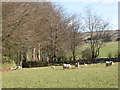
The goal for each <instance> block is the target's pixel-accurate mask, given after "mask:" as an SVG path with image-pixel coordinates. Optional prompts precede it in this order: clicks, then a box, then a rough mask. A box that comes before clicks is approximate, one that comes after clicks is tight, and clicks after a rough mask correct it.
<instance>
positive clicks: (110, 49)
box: [77, 42, 118, 58]
mask: <svg viewBox="0 0 120 90" xmlns="http://www.w3.org/2000/svg"><path fill="white" fill-rule="evenodd" d="M87 47H88V44H85V45H83V46H82V47H80V48H79V49H78V51H77V52H78V53H79V54H80V52H82V51H83V50H85V49H86V48H87ZM109 53H111V54H112V57H114V56H115V54H117V53H118V42H109V43H107V44H105V45H104V46H103V47H102V48H101V49H100V55H99V57H101V58H107V57H108V54H109ZM78 56H79V57H81V55H78Z"/></svg>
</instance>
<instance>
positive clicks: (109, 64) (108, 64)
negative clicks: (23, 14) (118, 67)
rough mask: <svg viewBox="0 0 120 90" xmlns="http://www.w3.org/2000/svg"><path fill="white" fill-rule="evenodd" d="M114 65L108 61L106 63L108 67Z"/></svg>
mask: <svg viewBox="0 0 120 90" xmlns="http://www.w3.org/2000/svg"><path fill="white" fill-rule="evenodd" d="M112 63H113V62H112V61H106V62H105V64H106V66H111V65H112Z"/></svg>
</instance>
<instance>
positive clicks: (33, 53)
mask: <svg viewBox="0 0 120 90" xmlns="http://www.w3.org/2000/svg"><path fill="white" fill-rule="evenodd" d="M35 50H36V48H34V49H33V51H32V58H33V60H35Z"/></svg>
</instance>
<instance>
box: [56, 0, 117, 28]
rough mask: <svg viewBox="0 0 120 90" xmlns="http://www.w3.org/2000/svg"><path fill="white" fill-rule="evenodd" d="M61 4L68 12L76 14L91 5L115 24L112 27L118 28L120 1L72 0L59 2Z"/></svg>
mask: <svg viewBox="0 0 120 90" xmlns="http://www.w3.org/2000/svg"><path fill="white" fill-rule="evenodd" d="M94 1H95V0H94ZM57 3H58V2H57ZM59 4H60V5H62V6H63V7H64V8H65V10H66V11H67V12H69V13H75V14H80V13H84V11H85V8H86V7H90V8H92V11H94V12H95V13H97V14H98V15H100V16H101V17H103V18H104V19H109V21H110V22H111V24H113V26H112V27H111V29H114V30H116V29H118V2H113V1H111V2H109V0H105V1H104V2H97V1H95V2H82V1H81V2H80V1H79V2H73V0H72V1H71V2H68V1H67V2H59Z"/></svg>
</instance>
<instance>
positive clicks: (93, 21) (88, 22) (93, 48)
mask: <svg viewBox="0 0 120 90" xmlns="http://www.w3.org/2000/svg"><path fill="white" fill-rule="evenodd" d="M84 20H85V27H86V30H87V31H88V32H89V33H90V37H91V40H90V52H91V53H90V54H91V59H93V60H94V59H96V58H97V57H98V56H99V51H100V48H101V47H102V45H103V44H104V40H103V38H102V37H103V36H104V35H105V30H108V29H109V25H110V23H109V21H107V20H104V19H102V18H101V17H99V16H97V15H96V14H93V13H92V11H90V10H89V9H87V11H86V17H84Z"/></svg>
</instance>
